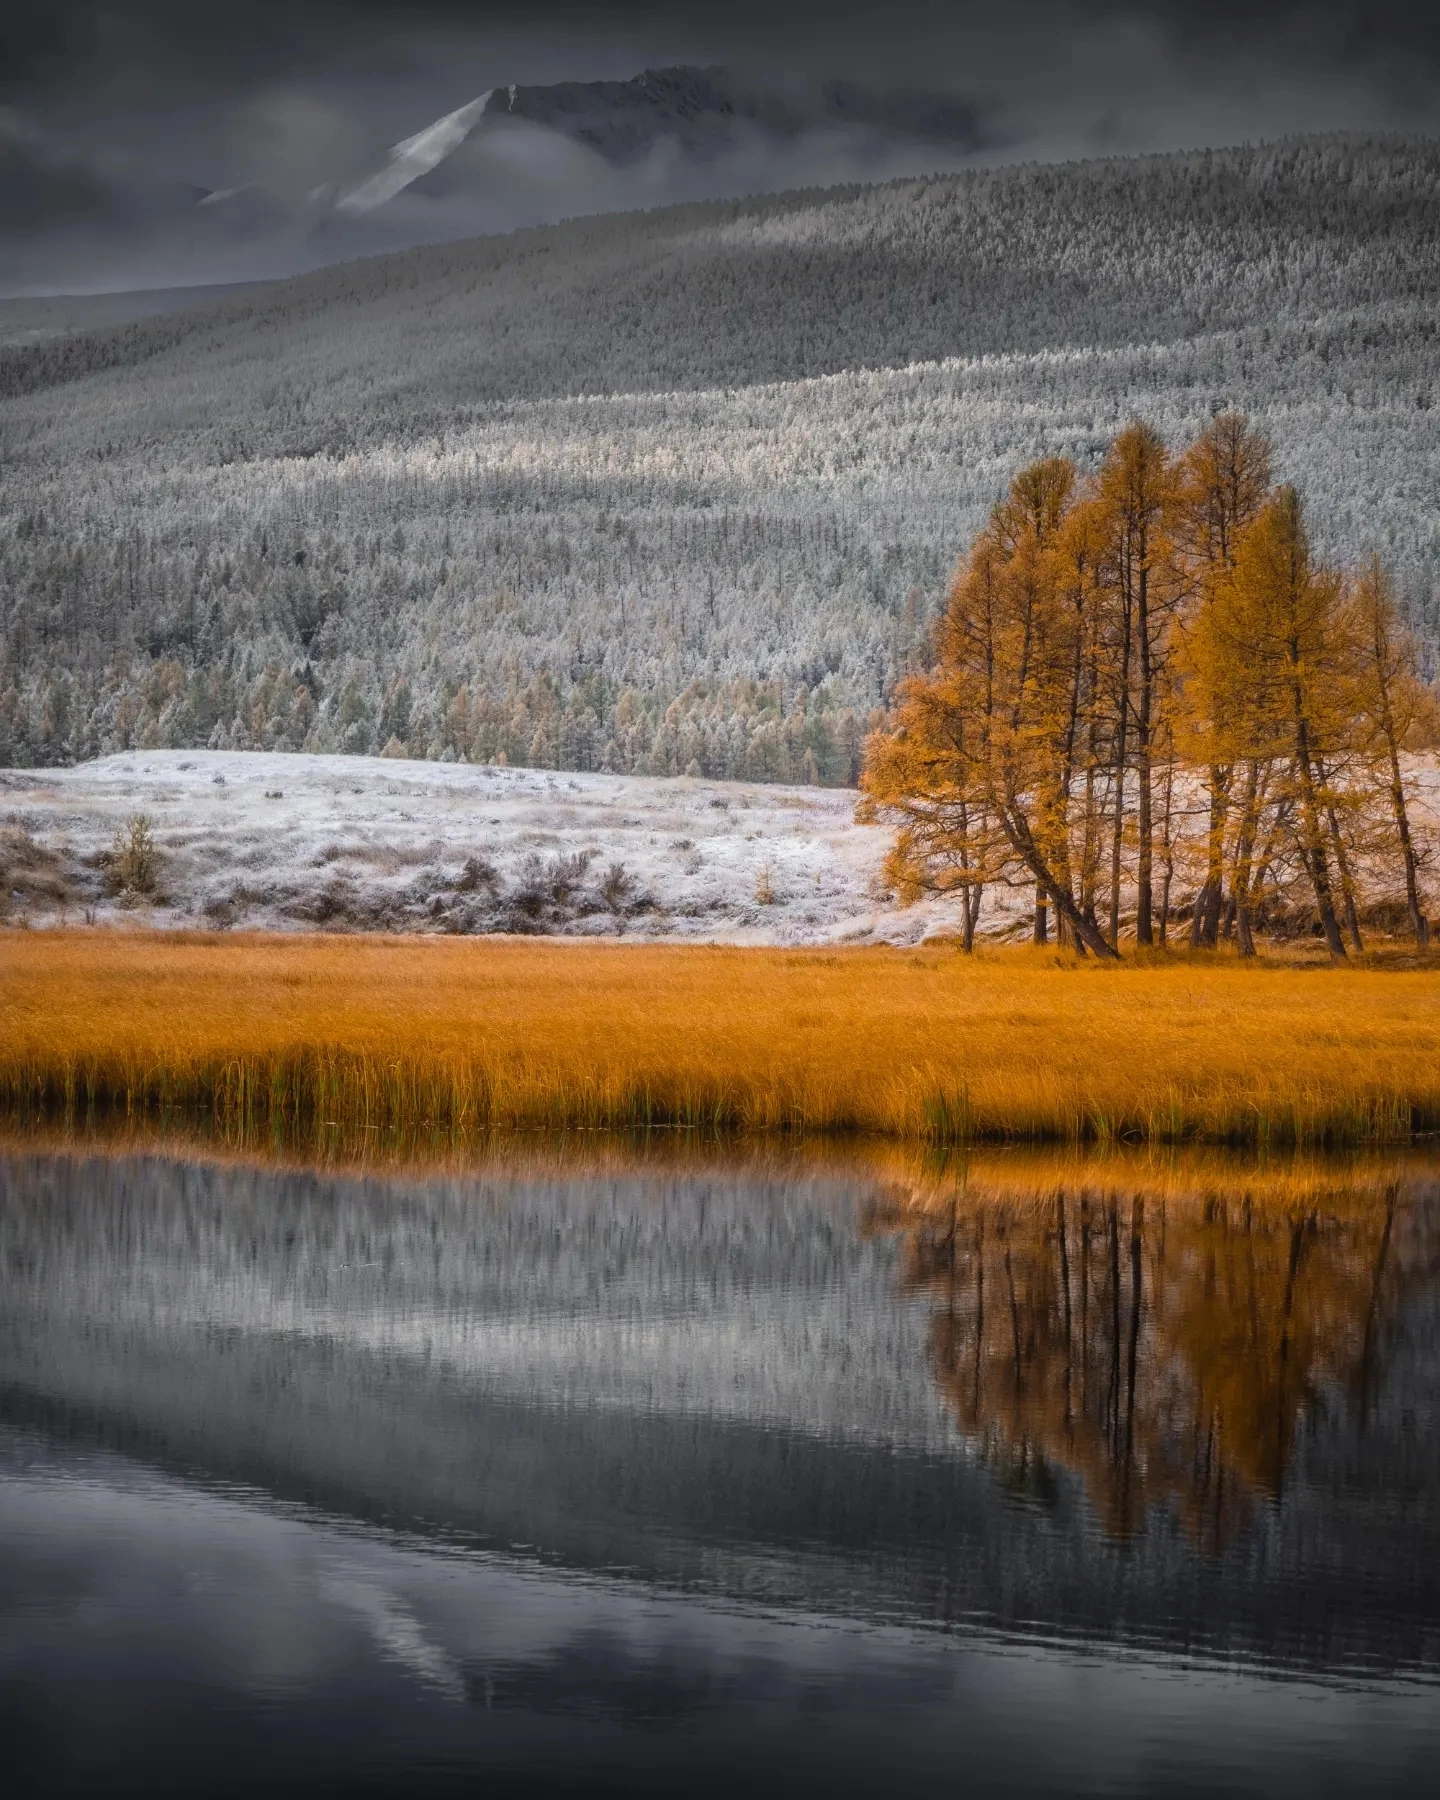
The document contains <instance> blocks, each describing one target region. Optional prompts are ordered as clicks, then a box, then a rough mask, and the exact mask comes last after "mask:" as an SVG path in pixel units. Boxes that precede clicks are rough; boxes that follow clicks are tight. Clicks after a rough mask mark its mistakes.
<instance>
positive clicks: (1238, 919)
mask: <svg viewBox="0 0 1440 1800" xmlns="http://www.w3.org/2000/svg"><path fill="white" fill-rule="evenodd" d="M1259 804H1260V768H1259V765H1258V764H1257V763H1253V762H1252V763H1251V765H1250V772H1249V774H1248V776H1247V777H1246V781H1245V809H1244V811H1243V812H1242V814H1241V815H1240V831H1239V834H1238V836H1237V837H1236V840H1235V873H1234V875H1233V877H1232V878H1231V882H1230V905H1231V908H1232V910H1233V911H1234V914H1235V927H1236V930H1237V932H1238V934H1239V938H1240V954H1241V955H1242V956H1247V957H1248V956H1253V955H1254V954H1255V935H1254V933H1253V931H1252V930H1251V927H1250V859H1251V857H1252V856H1253V855H1254V854H1255V833H1256V829H1257V827H1258V824H1259ZM1226 935H1227V936H1228V935H1229V934H1228V932H1227V934H1226Z"/></svg>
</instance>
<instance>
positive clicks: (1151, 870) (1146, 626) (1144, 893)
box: [1135, 542, 1155, 945]
mask: <svg viewBox="0 0 1440 1800" xmlns="http://www.w3.org/2000/svg"><path fill="white" fill-rule="evenodd" d="M1140 554H1141V556H1142V558H1143V557H1145V556H1146V555H1147V554H1148V551H1147V549H1146V547H1145V545H1144V543H1143V542H1142V545H1141V551H1140ZM1149 596H1150V589H1149V572H1148V571H1147V569H1146V568H1145V565H1144V563H1143V561H1142V563H1141V566H1140V604H1139V609H1138V617H1137V621H1136V622H1137V624H1138V626H1139V636H1140V705H1139V708H1138V712H1137V717H1136V720H1135V752H1136V754H1135V767H1136V773H1137V775H1138V777H1139V782H1140V795H1139V805H1138V810H1137V817H1136V828H1137V830H1138V833H1139V837H1140V856H1139V866H1138V868H1137V869H1136V879H1135V942H1136V943H1137V944H1146V945H1148V944H1153V943H1154V942H1155V919H1154V882H1155V844H1154V836H1155V820H1154V796H1153V795H1152V793H1151V791H1150V783H1151V775H1152V766H1151V765H1152V757H1153V746H1152V744H1151V741H1150V737H1151V732H1150V726H1151V711H1152V700H1153V688H1154V670H1153V669H1152V668H1151V666H1150V597H1149Z"/></svg>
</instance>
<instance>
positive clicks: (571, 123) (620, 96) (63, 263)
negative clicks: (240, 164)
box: [0, 67, 992, 293]
mask: <svg viewBox="0 0 1440 1800" xmlns="http://www.w3.org/2000/svg"><path fill="white" fill-rule="evenodd" d="M257 106H258V107H259V115H258V116H256V117H253V118H252V117H250V116H249V115H245V116H244V117H245V126H246V130H247V134H248V135H250V136H252V137H253V140H254V142H253V145H252V144H249V143H247V144H246V145H245V146H244V148H245V150H246V151H247V156H246V161H247V163H248V164H249V166H251V167H254V168H255V169H256V170H257V173H256V175H255V176H254V178H252V179H247V180H244V181H240V182H236V183H235V184H233V185H229V186H224V187H218V188H215V189H211V190H205V189H203V188H198V187H196V186H195V185H193V184H187V183H184V182H180V181H177V180H175V179H174V178H173V177H171V176H170V175H169V174H168V172H166V171H163V170H159V169H156V168H154V167H151V166H147V165H145V164H143V163H141V162H139V161H137V160H135V159H130V160H129V161H128V162H123V163H116V164H115V165H114V166H112V167H110V168H106V167H105V166H104V163H103V159H102V158H100V157H97V156H96V155H95V154H94V153H93V152H91V153H84V152H80V151H71V150H67V149H65V148H64V147H63V146H61V145H59V144H58V143H55V142H52V141H50V140H48V139H47V138H45V137H44V136H43V135H42V134H40V133H39V132H38V131H36V130H34V129H33V128H30V127H26V126H25V125H23V124H22V123H21V122H20V121H19V120H13V121H11V122H10V123H9V125H8V128H7V124H6V121H5V119H4V118H0V288H3V289H5V290H8V291H10V292H12V293H13V292H21V291H25V290H27V289H30V290H40V289H44V288H46V287H52V288H55V287H64V286H66V285H80V286H83V287H84V288H86V289H96V288H103V287H105V286H107V285H112V286H117V287H137V286H152V287H160V286H167V285H182V284H190V283H195V282H203V281H235V280H244V279H249V278H254V277H266V276H279V275H285V274H290V273H295V272H298V271H301V270H303V269H306V268H313V267H316V266H319V265H322V264H325V263H329V262H335V261H340V260H344V259H345V258H348V257H354V256H357V255H366V254H373V253H376V252H383V251H389V250H399V249H406V248H411V247H414V246H416V245H420V244H426V243H436V242H443V241H446V240H450V239H455V238H460V237H467V236H476V235H480V234H484V233H488V232H496V231H507V230H512V229H515V228H517V227H522V226H528V225H535V224H544V223H549V222H553V221H555V220H558V219H561V218H565V217H574V216H577V215H582V214H587V213H599V212H612V211H626V210H631V209H634V208H640V207H650V206H657V205H664V204H667V203H671V202H674V201H678V200H699V199H711V198H720V197H724V196H729V195H735V194H753V193H766V192H776V191H783V190H785V189H788V188H795V187H807V186H820V185H826V184H833V183H835V182H837V181H860V180H884V179H890V178H893V177H895V176H898V175H904V174H914V173H920V172H929V171H932V170H940V169H953V168H956V167H960V166H962V165H963V164H964V163H965V162H966V161H967V160H969V159H971V158H972V157H973V156H974V155H975V153H976V152H978V151H980V150H982V149H984V148H987V147H988V146H989V145H990V144H991V142H992V140H991V138H990V136H989V135H988V134H987V130H986V128H985V127H984V125H983V123H982V121H981V116H980V113H979V111H978V109H977V108H976V107H975V106H973V105H970V104H968V103H965V102H962V101H959V100H956V99H953V98H948V97H946V96H944V95H938V94H931V93H926V92H924V91H923V90H915V89H893V90H872V89H869V88H866V87H864V86H862V85H860V84H857V83H854V82H841V81H829V82H796V81H793V80H786V79H784V78H783V77H769V78H765V77H756V76H752V75H746V74H742V73H738V72H736V71H733V70H729V69H724V68H706V69H700V68H690V67H676V68H666V69H649V70H645V71H642V72H641V73H640V74H639V75H637V76H635V77H633V78H631V79H629V80H624V81H591V82H561V83H555V84H549V85H532V86H526V87H521V86H517V85H510V86H505V87H500V88H496V89H494V90H490V91H487V92H485V93H483V94H481V95H479V96H477V97H476V98H474V99H472V100H471V101H469V102H467V103H466V104H464V105H462V106H460V107H458V108H455V109H452V110H451V111H449V112H447V113H445V114H442V115H441V116H439V117H438V118H435V119H433V120H431V121H430V122H429V123H427V124H424V125H422V127H421V129H420V130H418V131H417V132H415V133H413V134H412V135H411V136H409V137H407V138H404V139H402V140H401V141H400V142H398V143H396V144H394V145H391V146H389V147H382V146H377V145H374V144H367V143H366V142H365V139H364V135H363V133H362V132H360V131H358V130H357V129H354V128H353V124H351V125H350V126H349V127H348V128H347V122H346V121H344V120H343V119H332V116H331V114H330V113H328V112H325V111H324V110H322V109H319V108H317V106H316V104H315V103H314V102H313V101H312V100H311V99H309V98H308V97H307V96H304V95H301V94H298V93H297V94H287V93H278V94H272V95H269V96H267V97H266V98H265V99H264V100H263V102H259V103H257Z"/></svg>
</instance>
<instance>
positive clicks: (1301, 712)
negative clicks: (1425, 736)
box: [1290, 639, 1345, 961]
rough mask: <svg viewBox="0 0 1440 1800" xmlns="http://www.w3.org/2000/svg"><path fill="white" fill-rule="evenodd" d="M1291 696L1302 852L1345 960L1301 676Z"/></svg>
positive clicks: (1324, 920)
mask: <svg viewBox="0 0 1440 1800" xmlns="http://www.w3.org/2000/svg"><path fill="white" fill-rule="evenodd" d="M1299 660H1300V653H1299V649H1298V646H1297V645H1296V644H1295V642H1294V640H1293V639H1292V640H1291V645H1290V661H1291V665H1292V666H1295V665H1298V663H1299ZM1290 695H1291V705H1292V716H1293V720H1294V725H1295V773H1296V776H1297V778H1298V780H1299V783H1300V832H1301V853H1302V855H1303V857H1304V861H1305V866H1306V871H1307V873H1308V874H1309V876H1310V885H1311V887H1313V888H1314V890H1315V905H1316V907H1317V908H1318V909H1319V913H1320V929H1321V930H1322V931H1323V932H1324V933H1325V947H1326V949H1327V950H1329V952H1330V954H1331V956H1333V957H1335V958H1337V960H1340V961H1343V960H1344V957H1345V940H1344V938H1342V937H1341V935H1340V921H1339V920H1338V919H1337V918H1336V916H1335V895H1334V890H1333V889H1332V888H1331V885H1330V860H1329V858H1328V856H1327V855H1326V853H1325V836H1324V832H1323V831H1322V830H1321V826H1320V797H1319V795H1318V793H1317V792H1316V787H1315V768H1314V765H1313V763H1312V762H1311V760H1310V757H1311V750H1310V721H1309V718H1308V717H1307V715H1306V712H1305V698H1304V695H1303V694H1302V692H1301V690H1300V683H1299V681H1298V679H1296V680H1292V682H1291V686H1290Z"/></svg>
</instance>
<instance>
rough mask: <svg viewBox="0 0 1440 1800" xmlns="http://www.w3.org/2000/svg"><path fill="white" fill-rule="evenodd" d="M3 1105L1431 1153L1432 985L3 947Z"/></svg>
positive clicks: (933, 959) (1031, 960) (548, 954)
mask: <svg viewBox="0 0 1440 1800" xmlns="http://www.w3.org/2000/svg"><path fill="white" fill-rule="evenodd" d="M0 1105H4V1106H5V1107H6V1108H7V1109H8V1110H9V1111H10V1112H11V1113H12V1114H17V1115H23V1114H25V1113H48V1114H50V1115H52V1116H55V1115H62V1114H68V1115H70V1116H82V1115H84V1114H86V1113H93V1112H97V1111H99V1112H106V1111H114V1110H119V1111H125V1112H131V1113H139V1112H149V1113H154V1112H162V1111H167V1110H169V1111H176V1112H187V1111H203V1112H205V1113H206V1114H208V1115H209V1116H210V1117H211V1118H212V1119H213V1120H214V1121H215V1122H216V1123H218V1124H220V1125H222V1126H224V1125H227V1124H229V1125H233V1126H243V1127H244V1128H245V1129H247V1130H250V1129H253V1128H255V1127H257V1126H266V1125H268V1126H272V1127H274V1128H275V1129H277V1130H279V1129H283V1130H285V1131H286V1132H287V1133H291V1134H294V1133H296V1132H299V1133H301V1134H305V1133H323V1132H324V1131H326V1130H328V1129H344V1130H347V1131H352V1130H369V1131H373V1132H376V1133H380V1134H395V1133H404V1132H407V1131H415V1130H417V1129H424V1130H429V1131H440V1132H444V1133H449V1134H452V1135H459V1136H461V1137H464V1136H467V1135H473V1134H475V1133H478V1132H481V1131H485V1130H493V1129H525V1130H530V1129H536V1128H542V1129H557V1130H559V1129H566V1130H573V1129H575V1128H577V1127H579V1128H593V1129H621V1130H633V1129H636V1128H641V1129H645V1128H653V1127H657V1126H676V1125H678V1126H687V1127H693V1128H701V1129H706V1130H711V1131H739V1132H747V1133H773V1132H789V1133H837V1132H865V1133H874V1134H881V1135H886V1136H891V1137H896V1138H910V1139H925V1140H930V1141H934V1142H959V1141H964V1140H967V1139H968V1140H999V1139H1027V1140H1042V1139H1050V1140H1062V1141H1072V1142H1079V1141H1087V1140H1089V1141H1099V1142H1102V1143H1103V1142H1116V1141H1124V1140H1140V1141H1144V1142H1150V1143H1169V1142H1180V1141H1184V1140H1195V1141H1202V1142H1210V1143H1232V1144H1262V1145H1263V1144H1273V1145H1281V1144H1310V1145H1317V1146H1321V1145H1335V1144H1341V1143H1356V1144H1358V1143H1373V1142H1399V1141H1404V1140H1406V1139H1409V1138H1410V1137H1412V1136H1413V1135H1414V1134H1415V1133H1417V1132H1419V1131H1424V1130H1433V1129H1435V1128H1436V1127H1437V1126H1440V979H1437V975H1436V974H1435V973H1433V972H1430V971H1428V970H1425V969H1410V970H1404V971H1395V970H1390V971H1386V970H1380V969H1376V968H1351V969H1343V970H1328V969H1326V970H1318V969H1300V968H1279V967H1268V968H1266V967H1261V968H1255V967H1242V966H1240V965H1239V964H1237V963H1233V962H1226V961H1205V962H1201V961H1188V960H1183V959H1177V960H1175V961H1173V962H1168V963H1167V962H1152V963H1150V964H1149V965H1147V966H1125V967H1122V968H1119V969H1114V968H1107V969H1102V968H1097V967H1095V966H1093V965H1091V966H1086V965H1078V964H1075V963H1073V962H1069V961H1067V960H1066V959H1063V958H1056V957H1049V958H1046V957H1043V956H1041V955H1039V954H1038V953H1031V952H1026V951H1016V952H992V953H988V954H985V955H982V956H978V957H975V958H966V957H963V956H961V955H959V954H958V953H957V952H955V951H952V950H949V949H943V948H942V949H926V950H920V951H898V950H886V949H863V950H860V949H836V950H823V951H819V950H807V951H789V950H770V949H767V950H757V949H743V950H741V949H724V948H701V947H692V946H676V945H624V944H594V943H589V944H574V943H558V942H554V941H545V942H534V941H519V942H496V941H493V940H490V941H474V942H463V941H458V942H457V941H454V940H445V939H440V940H423V939H422V940H415V939H386V938H318V937H304V938H300V937H295V938H280V937H240V936H236V937H225V938H205V937H175V936H161V935H151V934H147V933H142V932H134V933H96V932H69V933H63V932H56V933H46V934H43V935H40V934H25V935H20V934H3V935H0Z"/></svg>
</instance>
